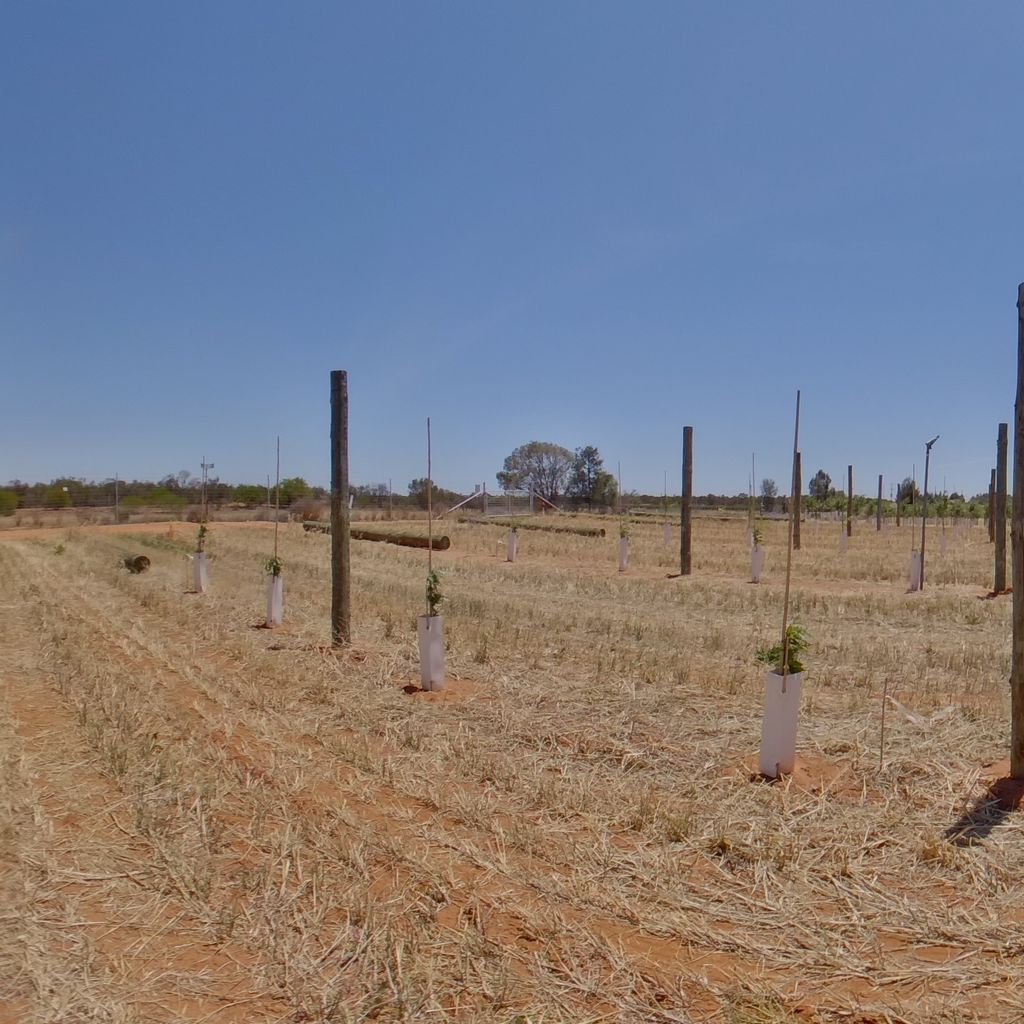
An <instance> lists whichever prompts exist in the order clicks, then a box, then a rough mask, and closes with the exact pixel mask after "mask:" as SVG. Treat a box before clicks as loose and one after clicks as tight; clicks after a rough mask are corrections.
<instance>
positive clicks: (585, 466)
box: [565, 444, 604, 508]
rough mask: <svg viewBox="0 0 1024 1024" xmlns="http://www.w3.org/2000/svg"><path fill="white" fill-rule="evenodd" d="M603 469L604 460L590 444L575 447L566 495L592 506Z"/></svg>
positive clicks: (579, 502)
mask: <svg viewBox="0 0 1024 1024" xmlns="http://www.w3.org/2000/svg"><path fill="white" fill-rule="evenodd" d="M603 469H604V460H603V459H602V458H601V453H600V452H599V451H598V450H597V449H596V448H595V447H594V446H593V445H592V444H588V445H586V446H584V447H583V448H577V449H576V451H575V452H574V453H573V457H572V467H571V468H570V470H569V479H568V482H567V484H566V487H565V493H566V495H567V496H568V497H570V498H572V499H573V500H574V501H575V502H577V503H578V504H581V505H586V506H587V508H592V507H593V505H594V500H595V493H594V491H595V488H596V487H597V482H598V479H599V478H600V476H601V471H602V470H603Z"/></svg>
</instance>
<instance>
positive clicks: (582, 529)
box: [459, 519, 605, 537]
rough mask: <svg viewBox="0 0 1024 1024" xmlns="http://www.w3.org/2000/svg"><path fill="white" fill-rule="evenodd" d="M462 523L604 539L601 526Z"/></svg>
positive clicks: (466, 521)
mask: <svg viewBox="0 0 1024 1024" xmlns="http://www.w3.org/2000/svg"><path fill="white" fill-rule="evenodd" d="M459 521H460V522H463V523H472V524H473V525H475V526H501V527H503V528H504V529H506V530H507V529H508V528H509V527H510V526H514V527H515V528H516V529H517V530H539V531H541V532H543V533H573V534H575V535H576V536H577V537H604V536H605V532H604V527H602V526H554V525H551V526H548V525H542V524H541V523H524V522H522V521H518V522H517V521H515V520H508V519H505V520H502V519H461V520H459Z"/></svg>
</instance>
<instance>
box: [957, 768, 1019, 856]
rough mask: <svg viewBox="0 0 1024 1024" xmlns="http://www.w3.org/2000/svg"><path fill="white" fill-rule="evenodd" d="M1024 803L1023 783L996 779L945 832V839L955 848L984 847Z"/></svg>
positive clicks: (1014, 780) (1007, 779)
mask: <svg viewBox="0 0 1024 1024" xmlns="http://www.w3.org/2000/svg"><path fill="white" fill-rule="evenodd" d="M1022 800H1024V780H1022V779H1010V778H1003V779H996V780H995V782H993V783H992V784H991V785H990V786H989V787H988V789H987V790H986V791H985V792H984V793H983V794H982V795H981V796H980V797H978V799H977V800H975V801H974V804H973V805H972V806H971V807H969V808H968V809H967V810H966V811H964V813H963V814H961V815H960V817H959V818H958V819H957V820H956V821H955V822H953V824H952V825H950V826H949V828H947V829H946V831H945V839H946V841H947V842H949V843H952V844H953V845H954V846H974V845H975V843H983V842H984V841H985V840H986V839H988V837H989V836H990V835H991V834H992V832H993V831H994V830H995V829H996V828H997V827H998V826H999V825H1001V824H1002V823H1003V822H1004V821H1005V820H1006V819H1007V818H1008V817H1009V816H1010V815H1011V814H1012V813H1013V812H1014V811H1016V810H1018V809H1019V808H1020V805H1021V802H1022Z"/></svg>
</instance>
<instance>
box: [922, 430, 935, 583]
mask: <svg viewBox="0 0 1024 1024" xmlns="http://www.w3.org/2000/svg"><path fill="white" fill-rule="evenodd" d="M938 439H939V435H938V434H936V435H935V436H934V437H933V438H932V439H931V440H930V441H925V444H924V504H923V507H922V510H921V578H920V580H919V582H918V586H919V587H920V589H921V590H924V541H925V530H927V529H928V465H929V463H930V462H931V459H932V445H933V444H935V442H936V441H938Z"/></svg>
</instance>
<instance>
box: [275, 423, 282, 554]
mask: <svg viewBox="0 0 1024 1024" xmlns="http://www.w3.org/2000/svg"><path fill="white" fill-rule="evenodd" d="M276 486H277V499H276V502H275V505H274V561H275V562H276V561H277V529H278V527H279V526H280V524H281V435H280V434H278V435H277V484H276Z"/></svg>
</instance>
